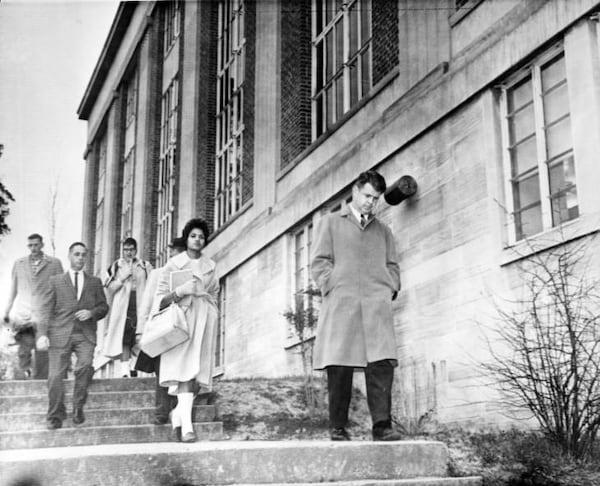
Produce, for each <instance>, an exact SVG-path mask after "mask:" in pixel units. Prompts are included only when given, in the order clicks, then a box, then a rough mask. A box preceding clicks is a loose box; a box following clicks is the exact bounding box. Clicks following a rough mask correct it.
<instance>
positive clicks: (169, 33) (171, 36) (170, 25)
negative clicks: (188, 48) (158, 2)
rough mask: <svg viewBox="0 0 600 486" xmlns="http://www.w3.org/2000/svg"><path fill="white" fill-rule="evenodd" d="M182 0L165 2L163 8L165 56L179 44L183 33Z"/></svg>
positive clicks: (163, 46) (163, 45)
mask: <svg viewBox="0 0 600 486" xmlns="http://www.w3.org/2000/svg"><path fill="white" fill-rule="evenodd" d="M181 13H182V2H181V1H180V0H175V1H172V0H170V1H168V2H165V6H164V10H163V37H162V48H163V49H162V51H163V57H167V56H168V55H169V53H170V52H171V49H173V46H175V45H176V44H177V41H178V39H179V35H180V34H181Z"/></svg>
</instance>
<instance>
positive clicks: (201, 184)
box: [195, 2, 218, 228]
mask: <svg viewBox="0 0 600 486" xmlns="http://www.w3.org/2000/svg"><path fill="white" fill-rule="evenodd" d="M198 8H199V10H200V12H199V22H200V26H199V35H200V47H199V49H200V55H199V60H198V62H199V63H200V65H201V66H202V69H200V70H199V78H200V79H199V83H200V89H199V93H200V96H199V97H198V101H197V102H198V155H197V164H198V170H197V172H196V174H197V176H196V188H197V199H196V208H195V210H196V214H197V215H198V216H200V217H202V218H203V219H205V220H206V221H207V222H208V225H209V227H210V228H214V212H215V211H214V210H215V204H214V199H215V198H214V196H215V150H216V149H215V137H216V121H215V113H216V101H217V100H216V96H217V86H216V84H217V82H216V80H217V12H218V4H217V3H216V2H200V3H199V4H198Z"/></svg>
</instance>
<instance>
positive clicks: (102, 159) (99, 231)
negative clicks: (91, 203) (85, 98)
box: [94, 132, 107, 275]
mask: <svg viewBox="0 0 600 486" xmlns="http://www.w3.org/2000/svg"><path fill="white" fill-rule="evenodd" d="M106 144H107V140H106V132H105V133H104V135H103V136H102V137H101V138H100V141H99V143H98V197H97V199H96V228H95V237H94V274H95V275H99V274H100V272H101V271H102V258H101V257H102V235H103V233H104V193H105V190H106V155H107V151H106Z"/></svg>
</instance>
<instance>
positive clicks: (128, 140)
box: [121, 72, 138, 240]
mask: <svg viewBox="0 0 600 486" xmlns="http://www.w3.org/2000/svg"><path fill="white" fill-rule="evenodd" d="M137 79H138V78H137V72H134V73H133V75H132V76H131V77H130V78H129V80H128V81H127V83H126V85H125V86H124V92H125V120H124V132H125V144H124V150H123V154H124V156H123V192H122V195H121V197H122V199H121V201H122V204H121V240H124V239H125V238H127V237H128V236H131V234H132V226H133V181H134V175H135V133H136V124H137V123H136V118H137Z"/></svg>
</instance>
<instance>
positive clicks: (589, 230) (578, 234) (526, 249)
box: [500, 213, 600, 267]
mask: <svg viewBox="0 0 600 486" xmlns="http://www.w3.org/2000/svg"><path fill="white" fill-rule="evenodd" d="M599 231H600V214H599V213H594V214H590V215H582V216H580V217H579V218H577V219H574V220H573V221H569V222H567V223H564V224H562V225H560V226H557V227H555V228H551V229H549V230H547V231H544V232H542V233H539V234H537V235H534V236H532V237H530V238H528V239H526V240H521V241H518V242H516V243H514V244H513V245H510V246H507V247H505V248H504V249H503V250H502V254H501V257H500V266H501V267H503V266H506V265H509V264H511V263H514V262H517V261H519V260H523V259H525V258H527V257H529V256H531V255H534V254H536V253H539V252H542V251H546V250H549V249H551V248H555V247H557V246H560V245H564V244H565V243H568V242H571V241H575V240H577V239H580V238H583V237H585V236H588V235H592V234H594V233H597V232H599Z"/></svg>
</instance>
